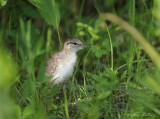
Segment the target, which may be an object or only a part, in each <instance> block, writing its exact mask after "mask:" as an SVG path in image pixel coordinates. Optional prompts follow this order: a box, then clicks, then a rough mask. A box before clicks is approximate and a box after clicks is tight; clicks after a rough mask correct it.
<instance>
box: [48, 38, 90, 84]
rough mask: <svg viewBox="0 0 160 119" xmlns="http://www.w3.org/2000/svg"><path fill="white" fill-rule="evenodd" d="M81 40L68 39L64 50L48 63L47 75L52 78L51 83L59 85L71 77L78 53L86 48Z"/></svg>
mask: <svg viewBox="0 0 160 119" xmlns="http://www.w3.org/2000/svg"><path fill="white" fill-rule="evenodd" d="M86 47H87V46H85V45H84V44H83V43H82V42H81V41H80V40H79V39H68V40H67V41H66V42H65V43H64V47H63V50H62V51H61V52H59V53H57V54H55V55H53V56H52V57H51V58H49V59H48V61H47V66H46V75H47V76H51V77H52V78H51V81H53V82H54V84H58V83H61V82H63V81H64V80H66V79H67V78H69V77H71V76H72V74H73V71H74V66H75V64H76V61H77V55H76V53H77V51H79V50H81V49H83V48H86Z"/></svg>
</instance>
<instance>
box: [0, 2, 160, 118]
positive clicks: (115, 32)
mask: <svg viewBox="0 0 160 119" xmlns="http://www.w3.org/2000/svg"><path fill="white" fill-rule="evenodd" d="M0 7H1V9H0V17H1V20H0V76H1V77H0V89H1V90H0V119H4V118H5V119H14V118H15V119H63V118H67V119H69V118H71V119H72V118H73V119H74V118H75V119H77V118H82V119H98V118H104V119H108V118H109V119H117V118H119V119H120V118H127V119H128V118H129V119H131V118H137V119H143V118H149V119H154V118H159V117H160V106H159V103H160V101H159V98H160V88H159V86H160V70H159V69H158V68H157V66H156V64H154V63H152V62H151V60H150V58H149V56H150V55H147V54H146V53H145V52H144V51H143V49H142V48H141V47H140V46H139V44H138V43H136V42H135V41H134V40H133V38H132V37H131V36H130V35H129V34H128V33H127V32H124V30H123V28H122V27H120V26H118V25H114V24H112V23H109V22H104V20H103V19H101V17H100V14H101V13H106V12H112V13H114V14H117V15H118V16H120V17H121V18H123V19H125V20H126V21H128V23H129V24H131V25H132V26H134V27H135V28H137V29H138V30H139V31H140V32H141V33H142V34H143V36H144V37H145V38H146V39H148V42H149V45H152V46H153V47H154V48H155V49H156V50H157V54H158V52H159V51H160V50H159V44H160V41H159V27H158V26H159V22H160V20H159V14H158V12H157V11H158V10H159V9H160V6H159V1H158V0H154V1H149V0H145V1H144V0H141V1H135V0H130V1H126V0H119V1H113V0H102V1H98V0H93V1H92V2H89V1H85V0H82V1H81V0H77V1H72V2H69V1H65V0H59V1H58V0H49V1H44V0H28V1H25V0H8V1H6V0H2V1H1V2H0ZM69 37H77V38H79V39H81V40H82V41H83V42H84V43H85V44H87V45H90V46H91V47H90V48H89V49H85V50H82V51H80V52H78V56H79V60H78V62H77V65H76V67H75V71H74V75H73V76H72V78H70V80H68V83H66V84H60V85H58V86H52V84H50V83H48V80H49V79H48V78H47V77H45V62H46V59H47V58H48V57H49V56H50V55H51V54H52V53H54V52H56V51H57V50H58V48H59V47H62V45H61V44H62V42H64V41H65V39H66V38H69ZM2 44H3V45H2ZM151 53H153V52H151ZM151 59H152V58H151ZM8 107H10V108H8Z"/></svg>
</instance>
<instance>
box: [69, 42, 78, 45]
mask: <svg viewBox="0 0 160 119" xmlns="http://www.w3.org/2000/svg"><path fill="white" fill-rule="evenodd" d="M68 44H74V45H78V44H77V43H75V42H69V43H67V45H68Z"/></svg>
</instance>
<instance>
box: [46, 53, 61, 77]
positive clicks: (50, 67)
mask: <svg viewBox="0 0 160 119" xmlns="http://www.w3.org/2000/svg"><path fill="white" fill-rule="evenodd" d="M59 62H60V55H59V54H57V55H53V56H52V57H51V58H49V59H48V60H47V64H46V75H49V76H53V75H55V72H56V70H57V67H58V64H59Z"/></svg>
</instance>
